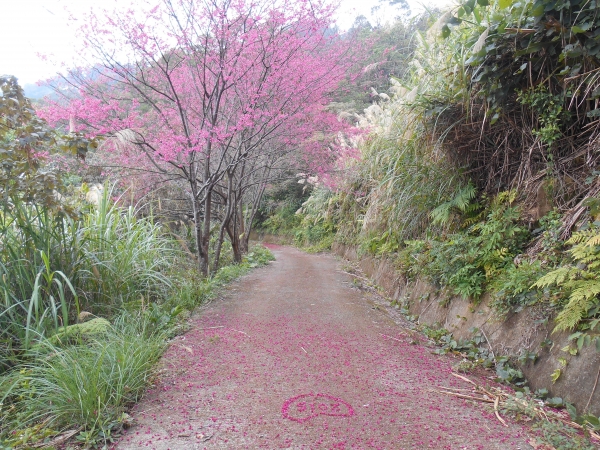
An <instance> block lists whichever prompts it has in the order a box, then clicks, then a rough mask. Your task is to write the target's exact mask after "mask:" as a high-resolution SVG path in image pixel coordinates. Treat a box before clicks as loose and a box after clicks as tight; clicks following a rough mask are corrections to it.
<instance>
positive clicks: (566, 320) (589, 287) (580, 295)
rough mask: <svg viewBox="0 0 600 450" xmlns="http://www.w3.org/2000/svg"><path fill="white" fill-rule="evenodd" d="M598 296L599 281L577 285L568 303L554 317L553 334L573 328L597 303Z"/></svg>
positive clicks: (599, 291) (599, 292)
mask: <svg viewBox="0 0 600 450" xmlns="http://www.w3.org/2000/svg"><path fill="white" fill-rule="evenodd" d="M598 294H600V281H587V282H582V283H579V287H578V288H577V289H575V290H574V291H573V292H572V293H571V296H570V297H569V303H567V305H566V306H565V307H564V308H563V310H562V311H561V312H560V313H559V314H558V316H556V327H554V332H556V331H564V330H570V329H573V328H575V326H576V325H577V324H578V323H579V322H580V321H581V319H583V318H584V317H585V315H586V314H587V312H588V311H589V310H590V308H591V307H592V306H594V305H595V304H596V303H598V298H597V295H598Z"/></svg>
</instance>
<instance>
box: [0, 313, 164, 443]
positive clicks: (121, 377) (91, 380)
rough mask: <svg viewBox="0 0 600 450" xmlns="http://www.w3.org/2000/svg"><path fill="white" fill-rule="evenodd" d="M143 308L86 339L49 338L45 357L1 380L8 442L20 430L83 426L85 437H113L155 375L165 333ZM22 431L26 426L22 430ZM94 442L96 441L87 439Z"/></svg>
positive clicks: (42, 353) (0, 430)
mask: <svg viewBox="0 0 600 450" xmlns="http://www.w3.org/2000/svg"><path fill="white" fill-rule="evenodd" d="M151 325H152V324H151V322H150V321H149V320H148V318H147V317H144V315H143V314H138V315H130V314H123V315H121V316H120V317H119V318H118V319H117V320H116V321H115V323H114V324H113V325H112V326H110V327H109V328H108V329H107V330H106V332H105V333H103V334H102V335H101V336H100V335H94V336H93V337H91V338H88V339H87V340H86V342H85V345H67V346H65V347H62V346H57V345H54V344H52V343H51V342H50V341H45V342H44V343H43V345H42V348H40V349H39V352H40V357H38V358H36V359H34V360H32V361H31V362H29V363H26V364H23V365H22V366H21V367H20V370H19V371H14V372H13V373H11V374H9V375H7V376H5V377H4V378H3V379H2V381H0V400H2V401H1V402H0V403H1V404H3V405H4V407H3V409H2V410H1V411H0V418H1V419H2V421H1V423H2V425H1V426H0V436H5V438H6V439H5V445H9V446H10V445H11V443H14V442H17V441H18V440H19V439H22V436H21V435H20V433H19V432H17V433H16V434H15V433H14V432H15V430H27V429H29V428H31V427H34V426H35V425H36V424H39V423H43V424H44V428H46V429H50V430H63V429H70V428H73V427H78V428H81V430H83V431H84V432H85V433H84V434H83V435H82V436H80V437H82V438H83V439H84V440H86V439H88V438H89V439H91V440H97V441H98V442H95V443H100V442H101V441H102V442H104V443H108V442H110V439H111V435H112V433H114V432H116V431H118V430H120V428H121V426H122V424H123V421H125V420H126V417H127V416H126V415H125V411H126V407H127V406H128V405H130V404H132V403H133V402H135V401H136V400H137V399H138V398H139V396H140V395H141V393H142V392H143V390H144V388H145V387H146V386H147V384H148V381H149V379H150V377H151V375H152V368H153V366H154V364H155V363H156V361H157V359H158V357H159V356H160V355H161V353H162V351H163V349H164V346H165V343H166V339H165V334H164V331H159V332H155V331H154V330H155V328H154V327H152V326H151ZM21 434H22V432H21ZM88 443H92V442H88Z"/></svg>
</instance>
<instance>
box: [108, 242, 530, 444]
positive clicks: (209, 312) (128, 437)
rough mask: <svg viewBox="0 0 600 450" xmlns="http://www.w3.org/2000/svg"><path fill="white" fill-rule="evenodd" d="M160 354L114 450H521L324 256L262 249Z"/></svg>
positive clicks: (512, 433) (509, 432)
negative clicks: (271, 257) (259, 259)
mask: <svg viewBox="0 0 600 450" xmlns="http://www.w3.org/2000/svg"><path fill="white" fill-rule="evenodd" d="M273 251H274V254H275V256H276V258H277V261H275V262H273V263H271V265H269V266H267V267H265V268H262V269H258V270H255V271H254V272H252V273H251V274H250V275H248V276H246V277H244V278H242V279H241V280H240V281H238V282H237V283H235V284H234V285H233V286H232V287H231V288H230V289H229V291H228V293H227V295H226V296H225V298H224V299H221V300H218V301H215V302H213V303H212V304H211V305H210V306H209V307H208V308H207V309H206V310H205V311H204V312H203V313H202V314H200V315H199V316H198V317H197V318H196V319H194V320H193V321H192V329H191V331H190V332H189V333H187V334H186V335H185V336H182V337H180V338H178V339H177V340H176V341H175V342H174V343H173V344H172V345H171V346H170V348H169V350H168V351H167V353H166V355H165V358H164V362H163V366H164V369H163V374H162V376H161V378H160V381H159V382H158V383H157V385H156V386H155V387H154V388H153V389H152V390H151V391H150V392H149V393H148V394H147V395H146V397H145V399H144V400H143V401H142V402H141V403H140V404H138V405H137V406H136V408H135V410H134V413H133V416H134V418H135V421H136V425H135V426H134V427H132V428H131V429H129V430H128V432H127V433H126V434H125V436H124V437H123V438H122V439H121V441H120V442H119V443H118V445H117V446H116V448H118V449H137V448H154V449H163V450H164V449H172V450H174V449H196V448H197V449H202V448H208V449H213V448H214V449H217V448H227V449H241V448H249V449H258V448H265V449H321V448H322V449H530V448H531V447H530V446H529V445H527V444H525V442H526V441H527V439H526V436H525V430H524V429H523V428H521V427H520V426H518V425H513V424H511V425H510V426H509V427H508V428H505V427H504V426H502V424H500V423H499V422H498V420H497V419H496V418H495V417H494V415H493V412H492V411H491V410H490V409H487V410H486V409H485V407H484V406H482V405H481V404H477V405H473V404H471V403H469V402H468V401H466V400H462V399H459V398H456V397H450V396H446V395H442V394H439V393H436V392H432V391H431V388H434V387H436V386H446V387H454V388H466V387H468V386H467V385H465V383H464V382H463V381H461V380H459V379H457V378H455V377H453V376H452V375H451V364H452V363H453V362H455V360H452V359H451V358H449V357H444V356H438V355H434V354H432V349H431V348H428V347H426V346H422V345H415V344H414V341H413V338H412V337H411V336H410V334H409V333H407V332H406V330H403V328H401V327H399V326H398V325H396V324H395V323H394V322H393V321H392V320H391V319H390V318H389V317H388V316H387V315H386V313H385V312H382V311H380V310H379V309H374V308H373V307H372V304H371V303H369V302H368V301H367V300H366V299H365V298H364V295H363V294H362V293H361V291H360V290H358V289H356V288H354V287H353V286H352V283H351V277H349V276H348V275H346V274H344V273H342V272H341V271H340V263H339V262H338V261H336V260H335V259H334V258H333V257H332V256H328V255H308V254H305V253H302V252H300V251H298V250H295V249H292V248H287V247H275V248H274V249H273Z"/></svg>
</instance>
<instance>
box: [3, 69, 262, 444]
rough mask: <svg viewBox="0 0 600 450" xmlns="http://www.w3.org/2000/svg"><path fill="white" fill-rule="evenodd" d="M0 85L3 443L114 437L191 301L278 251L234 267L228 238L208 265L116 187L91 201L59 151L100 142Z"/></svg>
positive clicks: (9, 85)
mask: <svg viewBox="0 0 600 450" xmlns="http://www.w3.org/2000/svg"><path fill="white" fill-rule="evenodd" d="M0 87H1V88H2V96H0V112H1V113H2V114H1V116H0V180H1V181H2V185H1V187H2V189H1V191H0V192H2V197H1V199H0V447H1V448H3V449H9V448H32V447H35V446H37V447H40V446H41V447H44V448H59V447H61V446H63V445H64V444H65V442H67V441H69V442H71V444H73V445H79V446H80V447H86V448H87V447H90V446H106V445H108V444H110V443H111V442H112V441H113V439H114V438H115V437H117V436H118V435H119V433H120V432H121V431H122V430H123V427H125V426H128V425H129V424H130V423H131V419H130V417H129V416H128V415H127V410H128V408H129V407H130V406H131V405H132V404H133V403H135V402H136V400H138V399H139V397H140V396H141V395H142V393H143V392H144V390H145V388H146V387H147V386H148V384H149V383H150V382H151V381H152V377H153V375H154V366H155V363H156V362H157V361H158V359H159V357H160V356H161V354H162V352H163V350H164V349H165V347H166V346H167V345H168V342H169V339H170V338H172V337H173V336H174V335H176V334H177V333H180V332H182V331H183V330H185V326H186V325H185V323H186V319H187V317H188V316H189V314H190V312H191V311H193V310H194V309H195V308H196V307H197V306H199V305H201V304H203V303H205V302H206V301H208V300H210V299H212V298H214V297H215V296H216V295H217V294H218V292H219V289H220V288H221V287H222V286H224V285H225V284H227V283H228V282H230V281H232V280H233V279H235V278H237V277H239V276H240V275H242V274H244V273H245V272H247V271H248V270H249V269H250V268H252V267H257V266H260V265H263V264H266V263H267V262H268V261H270V260H271V259H272V258H273V257H272V255H271V253H270V252H269V251H268V250H267V249H266V248H264V247H260V246H257V247H255V248H253V249H252V251H251V252H250V253H247V254H246V255H245V256H244V257H243V261H242V262H240V263H239V264H234V261H233V254H232V252H231V247H230V246H229V247H227V246H226V247H225V249H224V251H223V257H222V261H223V263H224V264H223V265H222V266H221V267H220V268H219V269H218V270H216V271H215V272H214V273H213V274H212V275H211V276H209V277H202V276H200V275H199V274H198V269H197V267H198V265H197V261H195V260H194V258H193V255H191V254H190V252H189V250H188V245H187V244H186V239H188V237H189V235H190V233H191V231H190V230H189V229H188V228H186V227H185V226H184V227H179V229H177V230H175V229H172V226H171V225H170V222H169V221H168V220H167V218H166V217H165V216H161V215H160V214H154V212H153V210H154V209H155V207H154V206H153V205H152V204H145V203H143V202H140V203H139V204H138V206H137V207H135V206H132V205H127V203H128V202H127V200H126V199H127V198H128V192H123V191H119V190H118V188H117V187H116V186H115V185H111V184H105V186H104V189H103V190H101V192H100V194H99V195H98V196H97V197H96V198H94V199H92V200H93V201H88V200H86V193H89V186H88V185H87V184H86V183H85V182H83V181H82V179H81V177H80V175H79V174H78V172H77V171H75V170H74V171H72V172H68V171H67V172H65V171H64V170H62V167H59V166H58V165H57V164H56V161H57V158H58V159H61V158H67V159H68V158H71V159H72V160H73V161H71V162H72V166H73V167H76V166H78V164H77V161H76V160H75V159H74V158H73V157H69V156H68V155H69V154H68V153H66V151H67V150H71V151H72V152H74V153H76V152H77V149H78V148H80V149H81V147H82V146H84V145H85V150H86V151H87V150H90V149H93V144H90V141H84V140H79V141H76V142H73V141H72V136H71V137H70V136H63V135H61V134H60V133H59V132H57V131H55V130H53V129H51V128H49V127H48V126H47V125H46V124H45V122H43V121H41V120H40V119H38V117H37V115H36V114H35V112H34V111H33V108H32V106H31V103H30V102H29V100H28V99H26V98H25V97H24V96H23V93H22V90H21V88H20V86H19V85H18V84H17V83H16V80H15V79H14V78H12V77H1V78H0ZM88 146H89V147H88ZM80 166H81V165H80ZM213 248H214V243H213Z"/></svg>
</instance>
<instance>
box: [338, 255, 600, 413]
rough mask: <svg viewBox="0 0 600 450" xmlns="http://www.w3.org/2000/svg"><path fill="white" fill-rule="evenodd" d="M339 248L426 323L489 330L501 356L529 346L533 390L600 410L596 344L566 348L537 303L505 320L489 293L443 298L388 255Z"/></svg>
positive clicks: (457, 330) (456, 330)
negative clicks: (573, 351) (573, 350)
mask: <svg viewBox="0 0 600 450" xmlns="http://www.w3.org/2000/svg"><path fill="white" fill-rule="evenodd" d="M333 252H334V253H336V254H337V255H339V256H342V257H344V258H346V259H348V260H350V261H354V262H357V263H358V264H359V265H360V268H361V269H362V270H363V272H364V273H365V274H366V275H367V276H368V277H370V278H371V279H372V280H373V281H374V282H375V283H376V284H377V285H378V286H380V287H381V288H383V289H384V291H385V292H386V293H387V295H388V296H389V297H390V299H394V300H402V301H403V302H405V303H406V304H407V305H408V309H409V311H410V314H411V315H414V316H417V317H418V320H419V322H421V323H423V324H427V325H429V326H433V325H438V326H440V327H444V328H446V329H447V330H449V331H451V332H452V333H453V335H454V337H455V338H457V339H461V340H462V339H468V338H470V337H471V336H472V333H471V332H470V331H469V330H471V329H472V328H473V327H475V328H478V329H479V330H482V331H483V333H484V335H485V337H486V338H487V340H488V342H489V344H490V346H491V348H492V351H493V352H494V354H495V355H496V356H502V355H518V354H519V353H521V352H522V351H524V350H527V351H529V352H533V353H536V354H537V355H538V357H537V359H536V361H535V362H528V363H527V364H525V365H523V366H522V367H520V369H521V370H522V371H523V373H524V375H525V377H526V378H527V381H528V385H529V387H530V388H531V390H532V391H535V390H536V389H541V388H546V389H548V391H550V394H551V396H552V397H562V398H563V399H565V400H566V401H568V402H570V403H573V404H574V405H575V406H576V407H577V411H578V412H580V413H581V412H582V411H583V409H584V408H585V406H586V405H587V404H588V402H589V404H590V406H589V412H591V413H593V414H595V415H600V387H598V388H596V390H595V391H594V387H595V385H596V384H600V383H598V382H597V380H598V374H599V373H600V372H599V368H600V353H599V352H597V351H596V349H595V347H594V346H593V345H592V346H588V347H584V348H583V350H582V352H581V353H580V354H579V355H577V356H570V355H569V354H568V353H566V352H563V351H561V349H562V348H563V347H565V346H566V345H568V340H567V337H568V336H569V334H570V333H555V334H552V328H553V324H552V323H544V322H543V321H542V320H540V319H541V317H536V313H535V310H534V309H533V308H526V309H525V310H523V311H522V312H520V313H513V314H511V315H509V316H508V317H507V318H505V319H504V320H503V321H499V320H498V319H497V318H496V317H495V315H494V313H493V311H492V310H491V309H490V307H489V303H490V298H489V296H487V295H486V296H484V297H483V298H482V299H481V301H480V302H479V303H477V304H474V303H473V302H470V301H468V300H465V299H463V298H462V297H452V298H447V297H440V296H439V294H438V290H437V289H435V288H434V287H433V286H431V285H429V284H428V283H426V282H423V281H421V280H419V281H416V282H413V283H408V282H407V281H406V279H405V278H404V277H403V276H402V274H401V273H399V272H398V271H397V270H396V269H395V268H394V266H393V264H392V263H391V262H390V261H389V260H387V259H385V258H373V257H370V256H365V255H361V256H360V257H359V256H358V254H357V251H356V248H355V247H351V246H345V245H342V244H337V243H336V244H334V246H333ZM444 304H445V305H447V306H443V305H444ZM545 339H550V340H552V341H553V344H552V345H551V346H549V347H544V348H542V347H541V346H540V344H541V342H542V341H544V340H545ZM558 358H565V359H567V361H568V365H567V367H566V369H564V370H563V372H562V375H561V376H560V378H559V379H558V381H556V383H554V384H552V380H551V378H550V375H551V374H552V372H553V371H554V370H555V369H557V368H559V367H560V363H559V362H558ZM592 392H594V393H593V396H592ZM590 396H591V397H592V398H591V401H590Z"/></svg>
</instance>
